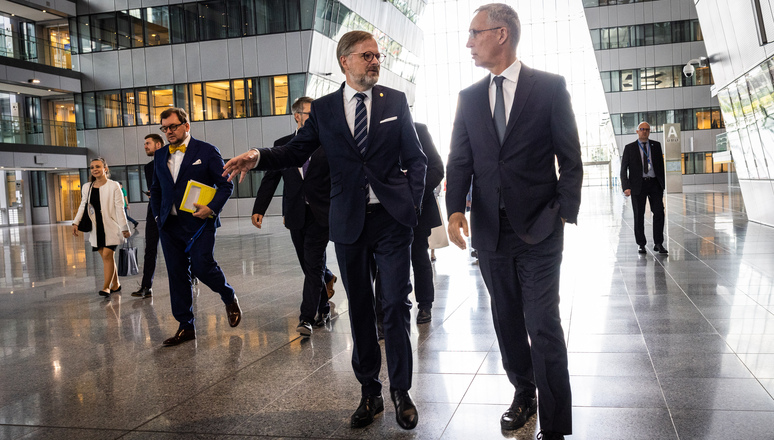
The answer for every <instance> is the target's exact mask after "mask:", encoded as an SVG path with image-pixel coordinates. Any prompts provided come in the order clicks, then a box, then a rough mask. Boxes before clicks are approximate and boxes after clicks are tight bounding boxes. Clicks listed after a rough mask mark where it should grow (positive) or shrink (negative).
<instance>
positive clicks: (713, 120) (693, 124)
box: [610, 107, 725, 135]
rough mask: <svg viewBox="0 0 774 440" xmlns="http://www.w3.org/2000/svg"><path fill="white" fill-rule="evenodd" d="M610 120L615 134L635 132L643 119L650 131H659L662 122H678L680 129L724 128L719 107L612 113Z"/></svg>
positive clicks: (660, 130) (662, 126) (661, 127)
mask: <svg viewBox="0 0 774 440" xmlns="http://www.w3.org/2000/svg"><path fill="white" fill-rule="evenodd" d="M610 120H611V122H612V123H613V131H614V132H615V134H617V135H627V134H637V126H638V125H639V124H640V123H641V122H643V121H644V122H647V123H649V124H650V127H651V132H652V133H661V132H662V131H663V128H664V124H672V123H677V124H680V129H681V130H682V131H689V130H710V129H715V128H725V123H724V122H723V117H722V115H721V113H720V107H705V108H696V109H677V110H665V111H664V110H662V111H652V112H635V113H621V114H612V115H610Z"/></svg>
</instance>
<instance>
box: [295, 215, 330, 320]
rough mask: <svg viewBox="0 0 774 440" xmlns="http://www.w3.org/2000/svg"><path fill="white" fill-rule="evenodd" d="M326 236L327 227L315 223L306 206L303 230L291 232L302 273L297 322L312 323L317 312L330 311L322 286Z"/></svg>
mask: <svg viewBox="0 0 774 440" xmlns="http://www.w3.org/2000/svg"><path fill="white" fill-rule="evenodd" d="M328 237H329V234H328V227H327V226H323V225H321V224H319V223H317V221H315V219H314V214H313V213H312V209H311V208H310V207H309V205H306V214H305V219H304V227H303V228H301V229H291V230H290V238H291V240H293V247H295V248H296V255H297V256H298V262H299V264H301V270H303V271H304V289H303V293H302V297H301V315H300V316H299V317H298V319H299V321H306V322H309V323H311V322H314V318H315V315H316V314H317V313H318V312H319V313H321V314H322V313H328V312H329V311H330V309H331V306H330V304H328V289H327V288H326V286H325V271H326V268H325V248H326V247H328Z"/></svg>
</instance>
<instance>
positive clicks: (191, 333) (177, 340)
mask: <svg viewBox="0 0 774 440" xmlns="http://www.w3.org/2000/svg"><path fill="white" fill-rule="evenodd" d="M193 339H196V330H194V329H192V328H191V329H184V328H181V329H180V330H178V331H177V333H175V336H172V337H171V338H169V339H166V340H164V342H162V344H163V345H164V346H165V347H172V346H173V345H178V344H182V343H183V342H185V341H191V340H193Z"/></svg>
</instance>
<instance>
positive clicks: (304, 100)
mask: <svg viewBox="0 0 774 440" xmlns="http://www.w3.org/2000/svg"><path fill="white" fill-rule="evenodd" d="M312 101H314V99H312V98H310V97H308V96H302V97H300V98H298V99H296V101H295V102H294V103H293V105H292V106H291V107H290V110H291V111H292V112H293V114H294V115H295V114H296V113H301V112H302V111H304V104H311V103H312Z"/></svg>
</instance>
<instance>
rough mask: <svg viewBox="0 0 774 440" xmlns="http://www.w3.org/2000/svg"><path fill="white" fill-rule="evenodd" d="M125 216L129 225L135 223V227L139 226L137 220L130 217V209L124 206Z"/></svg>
mask: <svg viewBox="0 0 774 440" xmlns="http://www.w3.org/2000/svg"><path fill="white" fill-rule="evenodd" d="M124 214H125V215H126V221H128V222H129V223H133V224H134V225H135V226H137V223H138V222H137V220H135V219H133V218H131V217H129V209H128V208H127V207H126V206H124Z"/></svg>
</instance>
